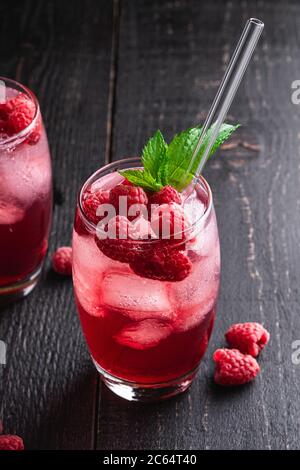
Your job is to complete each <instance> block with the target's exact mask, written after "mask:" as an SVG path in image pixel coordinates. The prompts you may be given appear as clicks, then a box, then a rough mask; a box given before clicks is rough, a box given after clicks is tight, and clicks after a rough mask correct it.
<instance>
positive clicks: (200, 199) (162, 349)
mask: <svg viewBox="0 0 300 470" xmlns="http://www.w3.org/2000/svg"><path fill="white" fill-rule="evenodd" d="M140 166H141V163H140V159H138V158H130V159H126V160H121V161H117V162H115V163H111V164H109V165H107V166H105V167H103V168H101V169H100V170H98V171H96V172H95V173H94V174H93V175H92V176H91V177H90V178H88V180H87V181H86V182H85V183H84V184H83V186H82V188H81V190H80V192H79V196H78V204H77V210H76V215H75V222H74V230H73V282H74V290H75V299H76V304H77V309H78V312H79V317H80V321H81V325H82V329H83V333H84V335H85V338H86V342H87V345H88V348H89V350H90V354H91V357H92V360H93V362H94V364H95V366H96V368H97V370H98V371H99V373H100V375H101V377H102V379H103V381H104V382H105V384H106V385H107V386H108V388H110V389H111V390H112V391H113V392H114V393H116V394H117V395H119V396H121V397H123V398H125V399H128V400H141V401H148V400H159V399H164V398H167V397H170V396H172V395H176V394H178V393H181V392H183V391H184V390H186V389H187V388H188V387H189V385H190V384H191V382H192V380H193V379H194V377H195V375H196V372H197V370H198V368H199V364H200V361H201V359H202V357H203V355H204V353H205V351H206V349H207V346H208V341H209V338H210V335H211V331H212V328H213V324H214V318H215V310H216V301H217V296H218V290H219V278H220V248H219V237H218V229H217V222H216V216H215V211H214V207H213V201H212V193H211V190H210V187H209V185H208V183H207V182H206V181H205V179H204V178H203V177H202V176H200V177H199V178H198V179H197V181H196V184H195V186H194V189H193V193H192V194H191V195H189V197H188V198H187V199H186V204H184V203H183V207H184V210H185V213H186V214H188V216H189V218H190V220H192V223H191V224H190V229H189V230H188V231H187V233H186V234H185V239H184V242H183V243H182V246H179V248H178V249H179V250H181V252H184V253H185V256H186V257H187V258H188V263H189V266H190V267H191V269H190V272H189V274H188V275H187V276H186V277H185V278H184V279H182V280H177V281H175V282H174V279H173V280H172V278H171V279H170V280H159V279H151V278H147V277H143V276H141V275H139V274H137V271H136V270H135V269H133V264H131V263H130V262H129V263H128V262H120V261H119V260H117V259H114V258H115V252H114V250H113V249H112V250H111V251H110V252H109V251H106V254H104V253H103V251H101V250H100V249H99V247H98V246H99V243H98V242H97V226H96V225H95V224H94V223H92V222H91V221H90V220H89V218H88V214H87V213H86V211H85V206H84V200H85V198H86V195H87V194H93V193H95V192H97V191H99V189H102V190H103V191H109V190H111V189H112V188H114V187H115V186H116V185H118V184H120V183H122V180H123V183H124V178H123V177H122V176H121V175H120V174H119V173H118V172H117V170H120V169H125V168H126V169H128V168H138V167H140ZM125 184H126V183H125ZM184 196H185V194H184V193H183V194H182V197H183V199H184ZM116 242H117V243H118V241H116ZM120 243H123V241H122V240H120ZM160 244H161V240H157V239H151V240H144V239H143V240H138V241H135V242H134V243H133V245H132V250H136V251H137V252H139V253H140V256H141V258H140V260H142V262H144V261H145V259H146V258H147V260H148V263H149V265H150V264H151V268H153V269H155V266H154V265H153V263H155V256H154V253H156V254H157V250H159V249H160V248H159V247H160ZM163 252H164V253H165V254H166V251H165V248H163ZM152 253H153V256H152ZM160 253H161V252H160ZM129 254H130V253H129ZM126 256H128V253H127V254H126ZM162 256H165V255H162ZM166 256H167V255H166ZM185 259H186V258H185ZM175 275H176V273H175Z"/></svg>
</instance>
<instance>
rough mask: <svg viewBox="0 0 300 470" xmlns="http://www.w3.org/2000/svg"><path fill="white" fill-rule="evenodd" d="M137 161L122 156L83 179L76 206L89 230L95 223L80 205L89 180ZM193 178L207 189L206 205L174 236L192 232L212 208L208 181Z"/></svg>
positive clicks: (139, 241)
mask: <svg viewBox="0 0 300 470" xmlns="http://www.w3.org/2000/svg"><path fill="white" fill-rule="evenodd" d="M137 162H139V163H141V158H140V157H129V158H123V159H121V160H116V161H114V162H111V163H108V164H106V165H104V166H103V167H101V168H99V169H98V170H96V171H95V172H94V173H92V174H91V175H90V176H89V177H88V178H87V179H86V180H85V182H84V183H83V184H82V186H81V188H80V190H79V191H78V195H77V206H78V208H79V211H80V214H81V216H82V218H83V219H84V223H85V224H86V225H87V226H88V227H89V229H90V230H93V231H95V232H96V231H97V225H96V224H94V223H93V222H91V221H90V220H89V219H88V218H87V217H86V214H85V212H84V209H83V206H82V196H83V194H84V192H85V190H86V188H87V187H88V186H89V185H90V184H91V182H93V181H97V180H98V179H99V178H100V177H101V173H103V172H104V173H105V174H107V172H109V170H111V169H113V168H116V167H118V166H120V165H122V164H124V163H125V164H130V163H132V164H133V168H134V167H136V165H134V163H135V164H136V163H137ZM139 167H140V166H139ZM195 179H196V183H195V184H197V182H201V183H202V184H203V186H204V187H205V190H206V191H207V196H208V202H207V205H206V207H205V210H204V212H203V213H202V214H201V215H200V217H199V218H197V219H196V220H195V221H194V222H193V223H192V224H191V225H190V226H189V227H188V228H187V229H186V230H182V231H181V232H177V233H176V234H174V237H175V236H176V235H179V234H186V233H193V232H194V230H195V228H197V226H198V225H199V224H200V222H203V221H204V223H205V221H206V220H207V218H208V217H209V215H210V213H211V210H212V207H213V197H212V191H211V188H210V186H209V184H208V182H207V181H206V179H205V178H204V177H203V176H202V175H199V176H198V177H196V178H195ZM133 241H134V242H135V243H155V242H156V243H159V242H161V239H157V238H152V239H150V240H148V239H145V240H133ZM178 241H179V242H180V243H182V240H178Z"/></svg>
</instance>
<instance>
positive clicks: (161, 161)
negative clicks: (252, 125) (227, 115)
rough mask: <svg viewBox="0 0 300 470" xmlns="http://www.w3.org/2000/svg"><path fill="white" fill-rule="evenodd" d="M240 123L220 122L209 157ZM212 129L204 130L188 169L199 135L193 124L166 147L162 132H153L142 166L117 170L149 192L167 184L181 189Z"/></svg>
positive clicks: (191, 174)
mask: <svg viewBox="0 0 300 470" xmlns="http://www.w3.org/2000/svg"><path fill="white" fill-rule="evenodd" d="M239 126H240V125H239V124H237V125H235V126H232V125H230V124H222V126H221V128H220V130H219V133H218V136H217V138H216V140H215V142H214V145H213V147H212V149H211V151H210V154H209V156H211V155H212V154H213V153H215V151H216V150H217V149H218V148H219V147H220V145H222V144H223V143H224V142H225V141H226V140H227V139H229V137H230V136H231V134H232V133H233V132H234V131H235V130H236V129H237V128H238V127H239ZM211 132H213V127H211V128H210V129H209V130H208V131H207V133H206V135H205V138H204V141H203V144H202V145H201V147H200V149H199V152H198V154H197V157H196V158H195V161H194V163H193V165H192V167H191V168H190V166H191V160H192V155H193V151H194V149H195V146H196V144H197V142H198V140H199V137H200V133H201V127H193V128H190V129H187V130H186V131H183V132H181V133H180V134H177V135H175V137H174V138H173V140H172V141H171V143H170V145H169V146H168V144H167V143H166V142H165V140H164V137H163V135H162V133H161V132H160V131H159V130H158V131H156V133H155V134H154V136H153V137H151V139H149V140H148V142H147V144H146V145H145V147H144V149H143V153H142V163H143V166H144V169H143V170H138V169H136V170H134V169H133V170H120V173H121V175H122V176H124V177H125V178H126V179H127V180H128V181H130V182H131V183H133V184H134V185H135V186H141V187H142V188H144V189H146V190H149V191H159V190H160V189H161V188H162V187H164V186H166V185H170V186H173V187H174V188H175V189H177V190H178V191H182V190H183V189H184V188H185V187H186V186H187V185H188V184H189V183H190V182H191V180H192V179H193V176H194V175H195V173H196V170H197V168H198V166H199V164H200V162H201V158H202V157H203V154H204V150H205V148H206V147H207V144H208V141H209V138H210V135H211ZM188 170H189V171H188Z"/></svg>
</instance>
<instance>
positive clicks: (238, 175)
mask: <svg viewBox="0 0 300 470" xmlns="http://www.w3.org/2000/svg"><path fill="white" fill-rule="evenodd" d="M251 16H255V17H258V18H260V19H262V20H263V21H264V22H265V25H266V27H265V31H264V33H263V36H262V37H261V40H260V42H259V46H258V48H257V50H256V52H255V55H254V58H253V60H252V62H251V66H250V68H249V70H248V72H247V74H246V77H245V79H244V80H243V83H242V85H241V87H240V91H239V93H238V96H237V97H236V99H235V102H234V104H233V106H232V108H231V110H230V113H229V116H228V119H227V120H228V122H240V123H241V124H242V126H243V127H242V128H241V129H240V130H239V131H238V133H237V134H236V136H235V137H234V138H233V139H232V141H231V142H233V143H234V145H232V146H230V148H228V147H227V149H226V148H224V149H223V150H222V151H221V152H219V153H218V155H217V156H216V157H214V159H213V160H212V161H211V162H210V163H209V165H207V168H206V169H205V172H204V173H205V176H206V177H207V179H208V181H209V183H210V185H211V187H212V189H213V193H214V198H215V205H216V210H217V215H218V221H219V229H220V238H221V245H222V263H223V267H222V287H221V295H220V302H219V310H218V318H217V322H216V326H215V329H214V332H213V337H212V340H211V343H210V347H209V350H208V352H207V354H206V357H205V359H204V361H203V364H202V366H201V371H200V374H199V376H198V378H197V379H196V381H195V382H194V384H193V385H192V387H191V389H190V390H189V391H188V392H187V393H185V394H184V395H182V396H180V397H178V398H176V399H172V400H170V401H168V402H165V403H159V404H152V405H142V404H134V403H129V402H126V401H123V400H121V399H119V398H117V397H115V396H113V395H112V394H111V393H110V392H109V391H108V390H107V389H106V388H105V387H104V386H103V385H102V384H101V382H100V381H99V378H98V376H97V373H96V371H95V369H94V367H93V365H92V363H91V361H90V359H89V355H88V351H87V348H86V346H85V343H84V340H83V336H82V333H81V330H80V326H79V321H78V318H77V315H76V309H75V306H74V301H73V293H72V282H71V280H70V279H62V278H59V277H57V276H55V275H54V274H53V273H52V272H51V270H50V263H49V255H48V260H47V263H46V266H45V270H44V274H43V278H42V280H41V282H40V284H39V286H38V287H37V288H36V290H35V291H34V292H33V294H32V295H30V297H28V298H27V299H25V300H24V301H22V302H20V303H17V304H14V305H12V306H10V307H9V308H6V309H4V310H2V312H1V313H0V339H1V340H3V341H5V342H6V343H7V365H6V366H5V367H4V366H0V400H1V408H0V415H1V416H2V419H3V422H4V427H5V430H6V432H10V433H18V434H20V435H21V436H23V437H24V440H25V444H26V447H27V448H32V449H93V448H99V449H143V448H146V449H147V448H148V449H271V448H272V449H286V448H290V449H294V448H300V444H299V442H300V441H299V437H300V436H299V431H300V419H299V418H300V400H299V392H300V365H298V366H297V365H293V364H292V360H291V354H292V342H293V341H294V340H297V339H300V331H299V327H300V311H299V310H300V307H299V286H300V270H299V262H300V254H299V231H300V224H299V213H300V185H299V179H300V165H299V144H300V107H299V106H296V105H294V104H292V102H291V83H292V81H293V80H297V79H300V56H299V47H300V33H299V31H300V4H299V2H297V1H285V2H282V1H280V0H273V1H265V0H260V1H253V0H252V1H250V0H244V1H225V0H216V1H214V0H210V1H205V2H204V1H198V0H194V1H193V0H166V1H161V0H148V1H147V0H114V1H108V0H102V1H101V0H88V1H83V0H82V1H80V0H73V1H72V2H70V1H62V0H60V1H59V0H52V1H41V0H39V1H16V0H1V2H0V74H1V75H4V76H8V77H11V78H15V79H17V80H19V81H20V82H22V83H24V84H25V85H28V86H29V87H30V88H31V89H32V90H33V91H34V92H35V93H36V94H37V96H38V99H39V101H40V104H41V108H42V112H43V116H44V119H45V124H46V127H47V131H48V136H49V141H50V146H51V150H52V156H53V169H54V181H55V207H54V218H53V225H52V232H51V243H50V252H52V251H53V250H54V249H55V248H56V247H57V246H59V245H63V244H69V243H70V236H71V226H72V218H73V213H74V207H75V198H76V192H77V191H78V189H79V187H80V184H81V183H82V182H83V181H84V180H85V178H86V177H87V176H88V175H89V174H90V173H91V172H92V171H94V170H95V169H97V168H98V167H100V166H101V165H103V164H104V163H105V162H108V161H110V160H112V159H119V158H122V157H124V156H129V155H137V154H139V152H140V150H141V147H142V145H143V143H144V142H145V140H146V139H147V138H148V137H149V136H150V135H151V134H152V133H153V132H154V131H155V130H156V129H157V128H158V127H160V129H161V130H162V131H164V133H165V134H166V136H167V137H168V138H170V136H171V135H172V134H173V133H174V132H176V131H180V130H182V129H184V128H187V127H189V126H191V125H193V124H195V123H198V122H201V121H203V120H204V118H205V116H206V113H207V111H208V109H209V106H210V104H211V102H212V99H213V97H214V95H215V93H216V91H217V87H218V84H219V81H220V79H221V78H222V75H223V72H224V70H225V68H226V65H227V64H228V60H229V57H230V54H231V53H232V51H233V49H234V47H235V44H236V41H237V39H238V37H239V35H240V33H241V30H242V28H243V25H244V23H245V21H246V19H247V18H248V17H251ZM0 184H1V183H0ZM248 320H256V321H260V322H263V323H264V324H265V325H266V327H267V328H268V329H269V330H270V332H271V342H270V344H269V346H268V347H267V349H266V350H265V351H264V352H263V354H262V355H261V357H260V358H259V362H260V364H261V367H262V373H261V375H260V376H259V377H258V378H257V380H256V381H255V382H254V383H252V384H249V386H245V387H240V388H237V389H236V390H224V389H222V388H218V387H217V386H215V385H214V384H213V381H212V373H213V364H212V359H211V355H212V352H213V351H214V349H215V348H217V347H219V346H222V345H223V344H224V343H223V334H224V331H225V330H226V329H227V327H228V326H229V325H230V324H231V323H233V322H236V321H248Z"/></svg>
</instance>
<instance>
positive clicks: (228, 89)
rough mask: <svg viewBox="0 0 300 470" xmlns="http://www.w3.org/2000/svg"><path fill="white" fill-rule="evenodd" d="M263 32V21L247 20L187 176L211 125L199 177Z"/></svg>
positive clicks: (198, 172) (197, 173) (198, 171)
mask: <svg viewBox="0 0 300 470" xmlns="http://www.w3.org/2000/svg"><path fill="white" fill-rule="evenodd" d="M263 29H264V23H263V22H262V21H260V20H258V19H256V18H250V19H249V20H248V21H247V23H246V25H245V28H244V30H243V32H242V35H241V37H240V39H239V42H238V44H237V46H236V49H235V51H234V54H233V56H232V58H231V60H230V63H229V65H228V68H227V70H226V72H225V75H224V77H223V80H222V82H221V85H220V87H219V89H218V92H217V94H216V97H215V99H214V101H213V104H212V106H211V108H210V110H209V113H208V115H207V118H206V120H205V122H204V125H203V127H202V132H201V134H200V137H199V140H198V143H197V145H196V147H195V150H194V152H193V156H192V159H191V163H190V166H189V168H188V170H187V174H189V173H191V171H192V168H194V162H195V159H196V157H197V154H198V152H199V149H200V148H201V145H202V143H203V141H204V138H205V135H206V132H207V131H208V129H209V128H210V127H211V126H213V127H212V132H211V134H210V138H209V141H208V142H207V146H206V148H205V150H204V152H203V156H202V158H201V162H200V164H199V167H198V168H197V171H196V174H195V176H196V177H197V176H199V175H200V174H201V172H202V170H203V168H204V165H205V164H206V162H207V160H208V157H209V154H210V151H211V148H212V146H213V144H214V142H215V140H216V137H217V135H218V132H219V130H220V127H221V125H222V123H223V121H224V119H225V116H226V114H227V112H228V109H229V107H230V105H231V103H232V100H233V98H234V96H235V94H236V92H237V89H238V87H239V84H240V82H241V80H242V78H243V75H244V73H245V71H246V68H247V65H248V63H249V61H250V59H251V57H252V54H253V52H254V49H255V46H256V44H257V41H258V39H259V37H260V35H261V33H262V30H263Z"/></svg>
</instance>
